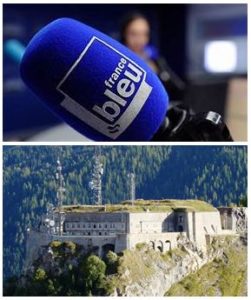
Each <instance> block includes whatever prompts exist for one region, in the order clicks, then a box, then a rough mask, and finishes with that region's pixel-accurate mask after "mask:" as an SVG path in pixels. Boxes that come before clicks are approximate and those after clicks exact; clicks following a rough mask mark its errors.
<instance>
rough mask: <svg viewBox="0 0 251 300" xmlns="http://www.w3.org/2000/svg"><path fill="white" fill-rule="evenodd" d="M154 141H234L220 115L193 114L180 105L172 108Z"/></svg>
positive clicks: (208, 113)
mask: <svg viewBox="0 0 251 300" xmlns="http://www.w3.org/2000/svg"><path fill="white" fill-rule="evenodd" d="M152 141H182V142H183V141H184V142H185V141H186V142H188V141H214V142H216V141H233V138H232V137H231V134H230V132H229V129H228V128H227V125H226V124H225V123H224V122H223V120H222V117H221V115H220V114H218V113H216V112H212V111H209V112H203V113H198V114H192V113H191V112H190V111H189V110H187V109H185V108H183V107H182V106H180V105H177V106H173V107H171V108H170V109H169V110H168V111H167V114H166V117H165V119H164V121H163V122H162V125H161V126H160V128H159V130H158V131H157V132H156V134H155V135H154V136H153V138H152Z"/></svg>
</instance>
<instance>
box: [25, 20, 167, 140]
mask: <svg viewBox="0 0 251 300" xmlns="http://www.w3.org/2000/svg"><path fill="white" fill-rule="evenodd" d="M20 72H21V77H22V79H23V81H24V82H25V83H26V84H27V86H28V87H29V88H30V89H31V90H32V91H33V92H34V93H35V94H36V95H37V96H38V97H39V98H40V99H41V100H42V101H43V102H44V103H45V104H46V105H47V106H48V107H49V108H50V109H51V110H52V111H53V112H54V113H56V114H57V115H58V116H59V117H61V118H62V119H63V120H64V121H65V122H67V123H68V124H69V125H70V126H72V127H73V128H74V129H76V130H77V131H79V132H80V133H82V134H83V135H85V136H86V137H88V138H90V139H93V140H96V141H148V140H151V139H153V136H154V135H155V133H156V132H157V131H158V130H159V128H160V127H161V124H162V123H163V122H164V123H165V117H166V112H167V108H168V103H169V97H168V95H167V92H166V90H165V88H164V87H163V85H162V83H161V82H160V80H159V79H158V77H157V75H156V74H155V73H154V72H153V71H152V70H151V69H150V67H149V66H148V65H147V64H146V63H145V62H144V61H143V60H142V59H141V58H139V57H138V56H137V55H136V54H134V53H133V52H132V51H131V50H129V49H128V48H126V47H125V46H123V45H121V44H120V43H119V42H117V41H115V40H113V39H112V38H110V37H108V36H107V35H105V34H103V33H101V32H99V31H98V30H95V29H93V28H91V27H89V26H87V25H85V24H83V23H81V22H79V21H76V20H73V19H69V18H61V19H57V20H55V21H53V22H51V23H50V24H48V25H47V26H45V27H44V28H42V29H41V30H40V31H39V32H38V33H37V34H36V35H35V36H34V37H33V38H32V40H31V41H30V43H29V44H28V46H27V48H26V51H25V53H24V55H23V58H22V61H21V65H20Z"/></svg>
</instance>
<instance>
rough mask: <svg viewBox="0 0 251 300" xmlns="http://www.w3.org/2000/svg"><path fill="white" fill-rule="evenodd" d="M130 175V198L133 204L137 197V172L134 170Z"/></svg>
mask: <svg viewBox="0 0 251 300" xmlns="http://www.w3.org/2000/svg"><path fill="white" fill-rule="evenodd" d="M128 177H129V184H130V198H131V201H132V205H133V204H134V200H135V197H136V186H135V173H133V172H131V173H129V174H128Z"/></svg>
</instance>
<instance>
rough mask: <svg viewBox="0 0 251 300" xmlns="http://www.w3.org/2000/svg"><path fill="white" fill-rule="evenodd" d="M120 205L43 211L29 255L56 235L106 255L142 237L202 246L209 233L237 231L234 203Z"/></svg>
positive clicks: (157, 243) (152, 242)
mask: <svg viewBox="0 0 251 300" xmlns="http://www.w3.org/2000/svg"><path fill="white" fill-rule="evenodd" d="M133 203H134V204H132V203H130V202H125V203H122V204H117V205H101V206H97V205H96V206H91V205H83V206H63V208H62V210H59V209H58V208H52V209H51V210H50V211H48V212H47V214H46V215H44V216H43V217H42V220H41V224H40V226H39V228H37V229H32V230H30V231H29V233H28V239H27V261H26V263H27V264H29V263H31V262H32V261H33V260H34V259H35V257H36V256H37V254H38V249H39V248H40V247H43V246H47V245H48V244H49V243H50V242H51V241H53V240H59V241H72V242H75V243H78V244H80V245H82V246H84V248H85V249H86V251H88V250H92V251H95V253H96V254H98V255H100V256H103V255H104V254H105V253H106V252H107V251H108V250H112V251H115V252H117V253H118V252H121V251H123V250H125V249H132V248H134V247H136V245H137V244H138V243H146V244H148V245H149V247H151V248H153V249H155V250H157V251H161V252H165V251H168V250H170V249H173V248H175V247H177V243H178V240H179V238H180V237H181V236H182V237H183V238H184V237H185V238H187V239H189V240H190V241H192V242H194V243H195V245H196V246H197V247H198V248H200V249H201V250H203V249H205V248H206V243H207V240H208V237H209V238H210V237H211V236H214V235H221V234H234V233H236V225H235V222H234V221H231V213H230V211H231V209H230V210H229V209H227V210H226V209H224V208H222V209H220V210H218V209H216V208H214V207H213V206H211V205H210V204H208V203H206V202H203V201H199V200H183V201H182V200H160V201H157V200H155V201H148V200H136V201H134V202H133Z"/></svg>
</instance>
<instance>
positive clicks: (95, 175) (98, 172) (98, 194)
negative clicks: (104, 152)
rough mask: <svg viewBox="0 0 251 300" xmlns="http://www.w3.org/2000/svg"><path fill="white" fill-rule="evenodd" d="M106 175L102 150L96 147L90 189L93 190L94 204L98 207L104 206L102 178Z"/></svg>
mask: <svg viewBox="0 0 251 300" xmlns="http://www.w3.org/2000/svg"><path fill="white" fill-rule="evenodd" d="M103 173H104V168H103V164H102V162H101V149H100V147H97V146H96V147H95V153H94V164H93V170H92V176H91V180H90V182H89V187H90V188H91V190H92V197H93V202H94V203H95V204H96V205H102V176H103Z"/></svg>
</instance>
